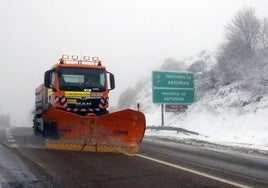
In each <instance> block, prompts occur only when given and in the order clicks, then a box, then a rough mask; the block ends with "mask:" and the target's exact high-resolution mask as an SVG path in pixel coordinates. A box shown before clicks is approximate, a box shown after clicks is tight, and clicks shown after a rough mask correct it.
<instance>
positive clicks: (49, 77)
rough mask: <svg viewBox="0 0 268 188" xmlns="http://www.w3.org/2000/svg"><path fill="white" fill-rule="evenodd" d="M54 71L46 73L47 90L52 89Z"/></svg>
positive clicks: (45, 83)
mask: <svg viewBox="0 0 268 188" xmlns="http://www.w3.org/2000/svg"><path fill="white" fill-rule="evenodd" d="M51 73H52V71H51V70H48V71H46V72H45V79H44V85H45V87H47V88H51V83H52V79H51V78H52V75H51Z"/></svg>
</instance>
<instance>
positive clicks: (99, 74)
mask: <svg viewBox="0 0 268 188" xmlns="http://www.w3.org/2000/svg"><path fill="white" fill-rule="evenodd" d="M58 74H59V84H60V90H63V91H105V86H106V80H105V70H104V69H89V68H70V67H64V68H60V69H59V70H58Z"/></svg>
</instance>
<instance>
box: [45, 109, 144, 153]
mask: <svg viewBox="0 0 268 188" xmlns="http://www.w3.org/2000/svg"><path fill="white" fill-rule="evenodd" d="M43 116H44V119H45V120H46V121H48V122H53V123H56V124H57V130H58V134H59V139H57V140H52V139H46V144H45V147H46V148H48V149H59V150H75V151H93V152H119V153H138V152H139V145H140V143H141V141H142V139H143V136H144V132H145V116H144V114H143V113H141V112H139V111H135V110H131V109H126V110H121V111H118V112H113V113H109V114H104V115H101V116H95V115H94V114H88V115H86V116H80V115H77V114H74V113H70V112H66V111H63V110H59V109H55V108H51V109H49V110H46V111H44V113H43Z"/></svg>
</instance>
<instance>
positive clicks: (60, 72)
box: [44, 56, 115, 116]
mask: <svg viewBox="0 0 268 188" xmlns="http://www.w3.org/2000/svg"><path fill="white" fill-rule="evenodd" d="M44 86H45V87H46V88H47V94H46V95H47V98H46V101H45V105H44V106H45V109H46V108H51V107H54V108H58V109H62V110H65V111H68V112H72V113H76V114H79V115H86V114H88V113H94V114H95V115H97V116H99V115H103V114H106V113H108V107H109V96H108V93H109V91H110V90H112V89H114V88H115V84H114V75H113V74H112V73H109V72H107V71H106V68H105V67H104V66H102V64H101V61H100V60H99V59H98V58H96V57H93V58H92V60H90V58H86V57H84V58H83V60H78V59H77V58H76V57H74V56H73V57H72V58H71V59H69V58H68V56H63V57H62V58H61V59H60V62H59V63H58V64H56V65H54V66H53V67H52V68H51V69H50V70H48V71H46V73H45V79H44Z"/></svg>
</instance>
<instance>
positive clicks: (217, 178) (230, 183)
mask: <svg viewBox="0 0 268 188" xmlns="http://www.w3.org/2000/svg"><path fill="white" fill-rule="evenodd" d="M136 156H138V157H141V158H144V159H147V160H150V161H153V162H157V163H160V164H163V165H166V166H169V167H173V168H177V169H180V170H183V171H186V172H190V173H193V174H197V175H199V176H203V177H206V178H210V179H213V180H216V181H219V182H223V183H226V184H229V185H233V186H236V187H240V188H250V187H249V186H246V185H242V184H239V183H236V182H233V181H229V180H226V179H222V178H219V177H216V176H212V175H209V174H205V173H203V172H199V171H195V170H192V169H188V168H185V167H182V166H179V165H175V164H172V163H169V162H165V161H161V160H158V159H154V158H151V157H147V156H144V155H140V154H136Z"/></svg>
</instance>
